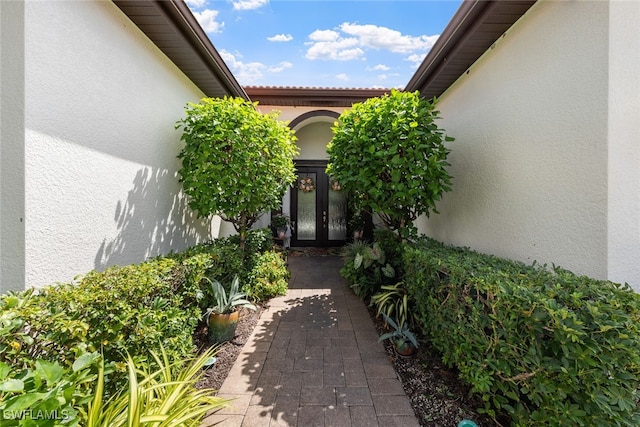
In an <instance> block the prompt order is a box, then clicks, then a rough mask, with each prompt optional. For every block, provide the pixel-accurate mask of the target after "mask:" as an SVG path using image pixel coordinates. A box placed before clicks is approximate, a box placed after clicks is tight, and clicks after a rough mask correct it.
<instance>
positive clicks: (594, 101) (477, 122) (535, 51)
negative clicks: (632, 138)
mask: <svg viewBox="0 0 640 427" xmlns="http://www.w3.org/2000/svg"><path fill="white" fill-rule="evenodd" d="M608 31H609V9H608V4H607V3H606V2H590V1H571V2H555V1H549V2H547V1H542V2H538V3H536V4H535V5H534V6H533V7H532V8H531V9H530V10H529V12H527V13H526V14H525V15H524V16H523V18H521V20H519V21H518V22H517V23H516V24H515V25H514V26H513V27H512V28H511V29H510V30H509V31H508V32H507V34H506V36H504V37H503V38H502V39H500V40H499V41H498V42H497V43H496V45H495V47H494V48H493V49H490V50H489V51H488V52H487V53H486V54H485V55H484V56H483V57H482V58H480V60H479V61H477V63H476V64H474V65H473V66H472V67H471V68H470V71H469V73H468V74H466V75H464V76H462V77H461V78H460V79H459V80H458V81H457V82H456V83H455V84H454V85H453V86H452V87H451V88H450V89H449V90H448V91H447V92H446V93H445V94H443V96H442V97H441V98H440V103H439V109H440V111H441V115H442V117H443V120H442V121H441V122H440V124H441V126H442V127H443V128H444V129H446V130H447V132H448V134H450V135H451V136H453V137H455V138H456V141H455V142H453V143H451V144H450V147H451V149H452V152H451V155H450V158H449V159H450V163H451V164H452V167H451V173H452V175H453V191H452V192H451V193H448V194H447V195H446V196H445V197H444V199H443V200H442V202H441V203H440V204H439V205H438V207H439V210H440V212H441V213H440V215H433V216H432V218H431V219H430V220H424V219H422V220H421V221H419V225H420V229H421V231H423V232H426V233H427V234H429V235H432V236H434V237H435V238H437V239H439V240H442V241H445V242H449V243H452V244H455V245H461V246H469V247H471V248H473V249H476V250H479V251H482V252H487V253H492V254H496V255H498V256H504V257H507V258H513V259H519V260H522V261H525V262H532V261H534V260H537V261H538V262H540V263H547V264H549V265H551V264H552V263H554V264H556V265H560V266H562V267H564V268H567V269H569V270H572V271H575V272H577V273H580V274H587V275H590V276H593V277H596V278H605V277H607V243H608V241H607V225H608V217H607V209H608V183H607V173H608V170H607V169H608V162H607V156H608V148H607V138H608V136H609V135H608V127H607V120H608V117H609V116H610V115H609V111H608V105H609V104H608V102H607V99H608V86H607V81H608V65H607V64H608V60H609V56H608V48H609V33H608ZM637 173H638V172H635V173H634V175H635V176H637ZM636 220H637V217H636Z"/></svg>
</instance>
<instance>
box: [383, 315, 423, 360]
mask: <svg viewBox="0 0 640 427" xmlns="http://www.w3.org/2000/svg"><path fill="white" fill-rule="evenodd" d="M382 316H383V317H384V320H385V322H387V324H388V325H389V326H391V328H393V331H391V332H387V333H386V334H382V335H380V338H378V342H382V341H384V340H386V339H388V340H391V342H392V344H393V349H394V350H395V352H396V353H397V354H398V355H400V356H407V357H408V356H412V355H413V354H414V353H415V352H416V350H417V349H418V340H417V338H416V336H415V334H414V333H413V332H411V330H410V329H409V327H408V326H407V324H406V323H404V322H402V324H401V325H398V324H397V323H396V322H395V321H394V320H393V319H392V318H390V317H389V316H387V315H386V314H384V313H383V314H382Z"/></svg>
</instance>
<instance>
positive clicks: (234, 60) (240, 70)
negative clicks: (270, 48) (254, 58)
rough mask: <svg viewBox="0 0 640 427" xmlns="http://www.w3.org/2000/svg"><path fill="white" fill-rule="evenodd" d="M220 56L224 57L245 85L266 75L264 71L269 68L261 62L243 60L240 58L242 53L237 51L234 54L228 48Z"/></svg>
mask: <svg viewBox="0 0 640 427" xmlns="http://www.w3.org/2000/svg"><path fill="white" fill-rule="evenodd" d="M220 56H221V57H222V59H224V62H225V63H226V64H227V65H228V66H229V68H230V69H231V71H232V72H233V74H234V75H235V76H236V78H237V79H238V81H239V82H240V83H241V84H243V85H247V84H251V83H253V82H255V81H257V80H260V79H261V78H262V77H264V74H263V71H265V70H267V66H266V65H264V64H263V63H261V62H249V63H244V62H242V61H241V60H240V58H242V55H240V54H237V53H236V54H233V53H231V52H227V51H226V50H221V51H220Z"/></svg>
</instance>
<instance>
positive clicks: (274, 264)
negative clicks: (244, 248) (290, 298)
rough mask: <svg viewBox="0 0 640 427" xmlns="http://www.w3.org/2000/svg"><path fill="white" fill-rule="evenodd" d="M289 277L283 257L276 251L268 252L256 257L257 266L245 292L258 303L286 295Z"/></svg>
mask: <svg viewBox="0 0 640 427" xmlns="http://www.w3.org/2000/svg"><path fill="white" fill-rule="evenodd" d="M289 275H290V274H289V271H288V270H287V266H286V264H285V262H284V259H283V258H282V255H281V254H280V253H279V252H276V251H267V252H264V253H262V254H259V255H257V256H256V260H255V265H254V267H253V269H252V270H251V272H250V273H249V280H248V282H247V284H246V285H245V286H244V288H243V290H244V292H246V293H247V296H248V297H249V298H250V299H251V300H253V301H256V302H259V301H265V300H268V299H270V298H273V297H275V296H278V295H285V294H286V293H287V288H288V279H289Z"/></svg>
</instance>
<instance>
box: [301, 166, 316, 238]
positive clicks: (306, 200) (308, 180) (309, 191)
mask: <svg viewBox="0 0 640 427" xmlns="http://www.w3.org/2000/svg"><path fill="white" fill-rule="evenodd" d="M316 182H318V180H317V175H316V174H315V173H306V174H301V175H300V176H299V177H298V188H297V191H298V206H297V221H296V226H297V237H298V240H316V238H317V227H316V224H317V212H318V209H317V200H316V194H317V193H316V189H315V188H313V187H315V183H316Z"/></svg>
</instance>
